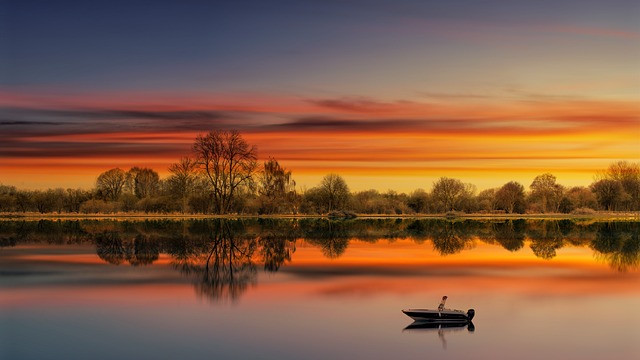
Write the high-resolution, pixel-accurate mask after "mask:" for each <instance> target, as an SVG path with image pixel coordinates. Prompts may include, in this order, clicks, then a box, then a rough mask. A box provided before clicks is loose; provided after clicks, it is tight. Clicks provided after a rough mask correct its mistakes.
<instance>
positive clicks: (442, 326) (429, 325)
mask: <svg viewBox="0 0 640 360" xmlns="http://www.w3.org/2000/svg"><path fill="white" fill-rule="evenodd" d="M465 330H467V331H466V332H467V333H473V332H474V331H475V330H476V327H475V325H473V322H471V321H469V322H459V323H451V322H437V321H429V322H427V321H414V322H413V323H411V324H409V325H408V326H407V327H405V328H404V329H402V332H403V333H404V332H410V333H426V334H438V338H440V342H441V343H442V348H443V349H446V348H447V339H446V337H445V336H446V335H447V334H452V333H463V332H465Z"/></svg>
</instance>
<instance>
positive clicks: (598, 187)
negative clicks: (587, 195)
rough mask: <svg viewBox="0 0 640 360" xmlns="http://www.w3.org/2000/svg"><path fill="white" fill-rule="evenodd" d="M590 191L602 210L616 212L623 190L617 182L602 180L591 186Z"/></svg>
mask: <svg viewBox="0 0 640 360" xmlns="http://www.w3.org/2000/svg"><path fill="white" fill-rule="evenodd" d="M591 190H592V191H593V193H594V194H595V195H596V198H597V199H598V204H600V206H602V208H603V209H605V210H608V211H612V210H616V205H618V204H619V203H620V202H621V200H622V199H623V197H624V188H623V187H622V184H621V183H620V182H619V181H616V180H612V179H602V180H599V181H596V182H595V183H593V184H591Z"/></svg>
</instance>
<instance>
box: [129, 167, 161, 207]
mask: <svg viewBox="0 0 640 360" xmlns="http://www.w3.org/2000/svg"><path fill="white" fill-rule="evenodd" d="M127 176H129V178H130V181H129V184H130V185H131V186H132V191H131V192H132V193H133V194H134V195H135V196H136V197H138V199H142V198H145V197H150V196H155V195H156V194H157V193H158V190H159V187H160V176H159V175H158V173H157V172H156V171H155V170H153V169H149V168H140V167H137V166H136V167H133V168H131V169H130V170H129V172H128V173H127Z"/></svg>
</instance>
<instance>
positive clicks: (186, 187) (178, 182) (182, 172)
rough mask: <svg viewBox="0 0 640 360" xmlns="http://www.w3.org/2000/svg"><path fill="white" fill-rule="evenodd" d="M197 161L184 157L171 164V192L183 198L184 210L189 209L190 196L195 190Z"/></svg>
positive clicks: (169, 181) (168, 181) (169, 180)
mask: <svg viewBox="0 0 640 360" xmlns="http://www.w3.org/2000/svg"><path fill="white" fill-rule="evenodd" d="M196 170H197V163H196V161H195V159H193V158H190V157H183V158H181V159H180V161H179V162H177V163H174V164H171V165H170V166H169V172H170V173H171V176H169V179H168V180H167V183H168V184H169V188H170V190H171V193H172V194H173V195H174V196H175V197H177V198H179V199H180V200H182V212H185V211H186V210H187V206H188V201H189V196H190V195H191V194H193V192H194V190H195V185H196V180H197V178H198V175H197V173H196Z"/></svg>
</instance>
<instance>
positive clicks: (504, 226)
mask: <svg viewBox="0 0 640 360" xmlns="http://www.w3.org/2000/svg"><path fill="white" fill-rule="evenodd" d="M525 227H526V223H525V221H524V220H522V219H519V220H506V221H505V222H502V223H494V224H493V227H492V230H493V232H492V233H493V236H494V238H495V240H496V241H497V242H498V243H499V244H500V245H502V247H503V248H505V249H507V250H509V251H518V250H520V249H521V248H522V247H523V246H524V238H525Z"/></svg>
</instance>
